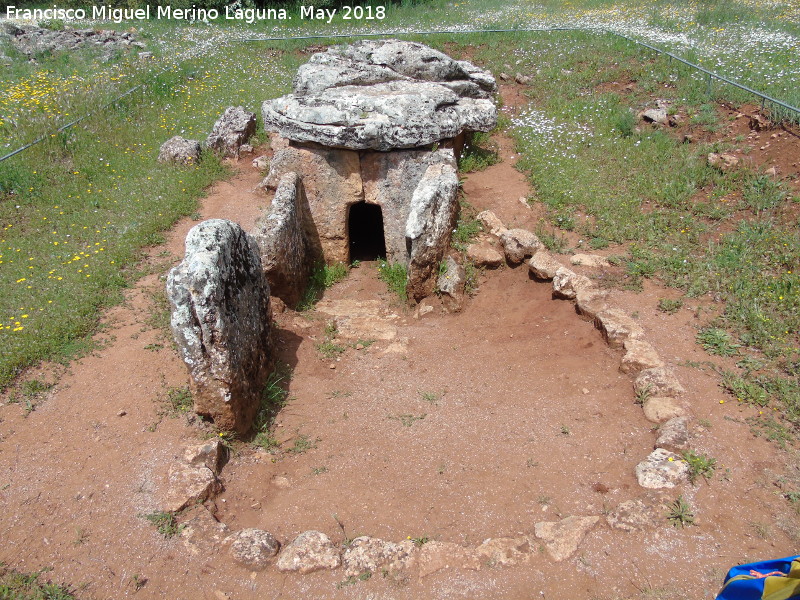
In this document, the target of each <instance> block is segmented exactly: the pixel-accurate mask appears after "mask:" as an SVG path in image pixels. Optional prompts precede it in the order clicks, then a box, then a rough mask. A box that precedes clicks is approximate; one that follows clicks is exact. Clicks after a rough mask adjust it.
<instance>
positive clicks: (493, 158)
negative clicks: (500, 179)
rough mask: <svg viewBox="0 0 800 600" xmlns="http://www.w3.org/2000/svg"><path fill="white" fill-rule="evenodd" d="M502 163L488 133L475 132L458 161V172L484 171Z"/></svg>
mask: <svg viewBox="0 0 800 600" xmlns="http://www.w3.org/2000/svg"><path fill="white" fill-rule="evenodd" d="M498 162H500V156H499V155H498V154H497V150H496V148H495V144H494V143H493V142H492V141H491V138H490V137H489V134H488V133H482V132H475V133H473V134H471V135H470V136H469V139H468V140H467V143H466V144H464V150H463V152H462V153H461V156H460V157H459V159H458V170H459V171H461V172H462V173H474V172H476V171H483V170H485V169H488V168H489V167H491V166H492V165H496V164H497V163H498Z"/></svg>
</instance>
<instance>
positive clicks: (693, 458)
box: [682, 450, 717, 484]
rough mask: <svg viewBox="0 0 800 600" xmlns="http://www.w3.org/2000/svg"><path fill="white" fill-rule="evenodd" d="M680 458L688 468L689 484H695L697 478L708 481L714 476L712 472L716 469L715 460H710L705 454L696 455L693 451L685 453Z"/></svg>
mask: <svg viewBox="0 0 800 600" xmlns="http://www.w3.org/2000/svg"><path fill="white" fill-rule="evenodd" d="M682 457H683V460H684V461H686V464H687V465H688V466H689V482H690V483H692V484H693V483H695V481H697V478H698V477H703V478H704V479H706V480H709V479H711V478H712V477H713V476H714V471H715V469H716V468H717V459H716V458H711V457H709V456H706V455H705V454H697V453H696V452H695V451H694V450H687V451H685V452H684V453H683V455H682Z"/></svg>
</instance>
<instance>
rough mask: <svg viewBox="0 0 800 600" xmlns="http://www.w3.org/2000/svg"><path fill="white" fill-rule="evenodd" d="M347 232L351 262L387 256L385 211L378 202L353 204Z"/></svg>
mask: <svg viewBox="0 0 800 600" xmlns="http://www.w3.org/2000/svg"><path fill="white" fill-rule="evenodd" d="M347 233H348V234H349V236H350V262H352V261H354V260H378V259H380V258H386V240H385V238H384V237H383V213H382V212H381V207H380V206H378V205H377V204H367V203H366V202H359V203H358V204H353V205H352V206H351V207H350V215H349V216H348V218H347Z"/></svg>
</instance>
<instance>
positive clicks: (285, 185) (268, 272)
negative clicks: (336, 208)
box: [253, 173, 313, 306]
mask: <svg viewBox="0 0 800 600" xmlns="http://www.w3.org/2000/svg"><path fill="white" fill-rule="evenodd" d="M307 212H308V200H306V194H305V190H304V188H303V182H302V181H300V178H299V177H298V176H297V174H296V173H287V174H286V175H284V176H283V177H281V181H280V183H279V184H278V189H277V190H276V191H275V197H274V198H273V199H272V207H271V208H270V211H269V213H268V214H266V215H264V216H262V217H260V218H259V219H258V221H256V227H255V230H254V231H253V237H254V238H255V240H256V242H257V243H258V247H259V249H260V251H261V266H262V268H263V269H264V275H265V276H266V278H267V281H268V282H269V287H270V290H271V293H272V295H273V296H277V297H278V298H280V299H281V300H283V301H284V302H285V303H286V304H287V306H295V305H296V304H297V302H298V301H299V300H300V298H301V296H302V294H303V291H304V290H305V288H306V285H307V283H308V277H309V275H310V274H311V267H312V266H313V265H312V262H313V255H312V253H311V252H310V251H309V247H308V243H307V242H306V236H305V232H304V230H303V218H302V215H303V214H304V213H307Z"/></svg>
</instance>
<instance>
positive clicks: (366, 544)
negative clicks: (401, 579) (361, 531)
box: [342, 536, 416, 577]
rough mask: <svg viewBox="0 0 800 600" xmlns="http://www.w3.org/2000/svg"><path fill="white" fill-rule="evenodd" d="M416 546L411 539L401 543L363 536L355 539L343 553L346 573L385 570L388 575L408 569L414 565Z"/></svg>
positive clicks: (357, 573)
mask: <svg viewBox="0 0 800 600" xmlns="http://www.w3.org/2000/svg"><path fill="white" fill-rule="evenodd" d="M415 554H416V546H415V545H414V542H412V541H411V540H404V541H402V542H400V543H399V544H396V543H394V542H387V541H384V540H380V539H377V538H371V537H368V536H361V537H357V538H356V539H354V540H353V541H352V542H351V543H350V545H349V546H348V547H347V549H346V550H345V551H344V554H343V555H342V566H343V567H344V574H345V575H346V576H348V577H356V576H358V575H362V574H363V573H377V572H380V571H383V570H385V572H386V574H388V575H395V574H399V573H402V572H406V571H408V569H409V568H410V567H411V566H412V565H413V563H414V559H415Z"/></svg>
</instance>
